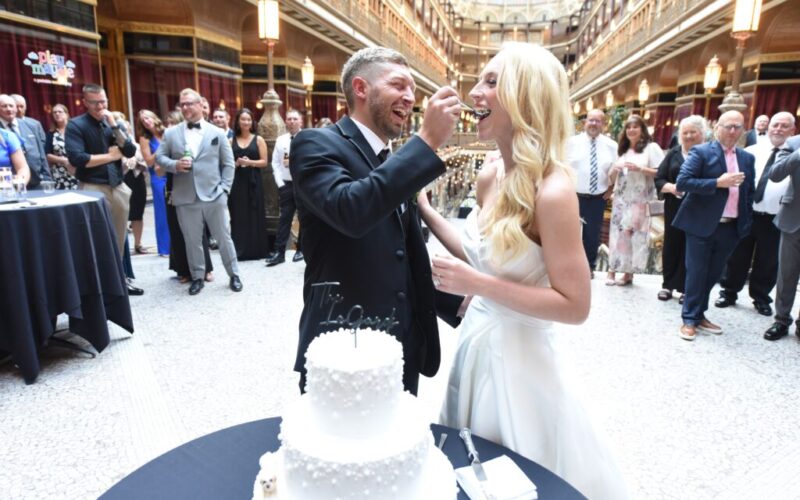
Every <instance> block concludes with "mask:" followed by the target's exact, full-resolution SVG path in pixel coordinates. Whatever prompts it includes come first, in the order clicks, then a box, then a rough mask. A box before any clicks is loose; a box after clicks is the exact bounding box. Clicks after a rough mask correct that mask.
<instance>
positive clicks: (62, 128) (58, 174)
mask: <svg viewBox="0 0 800 500" xmlns="http://www.w3.org/2000/svg"><path fill="white" fill-rule="evenodd" d="M50 116H51V117H52V118H53V128H51V129H50V132H48V133H47V138H46V139H45V142H44V148H45V153H47V162H48V163H49V164H50V174H51V175H52V176H53V180H54V181H55V183H56V189H78V179H76V178H75V167H73V166H72V165H70V164H69V159H68V158H67V150H66V147H65V146H64V138H65V137H66V130H67V123H68V122H69V110H67V107H66V106H64V105H63V104H56V105H55V106H53V109H52V110H51V111H50Z"/></svg>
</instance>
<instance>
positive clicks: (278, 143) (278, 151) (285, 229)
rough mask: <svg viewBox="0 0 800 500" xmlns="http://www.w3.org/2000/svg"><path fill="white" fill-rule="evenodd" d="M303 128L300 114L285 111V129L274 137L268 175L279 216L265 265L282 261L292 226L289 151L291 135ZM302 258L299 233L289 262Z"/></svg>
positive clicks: (292, 190) (292, 211)
mask: <svg viewBox="0 0 800 500" xmlns="http://www.w3.org/2000/svg"><path fill="white" fill-rule="evenodd" d="M302 128H303V117H302V116H301V115H300V112H299V111H297V110H296V109H290V110H289V111H287V112H286V130H288V132H287V133H285V134H283V135H281V136H279V137H278V138H277V139H275V149H274V150H273V151H272V175H274V176H275V184H277V185H278V196H279V199H280V207H281V218H280V220H279V221H278V234H277V235H276V237H275V251H274V252H272V253H271V254H270V255H269V256H268V257H267V267H272V266H277V265H278V264H282V263H283V262H285V260H286V258H285V257H284V253H285V252H286V244H287V243H288V242H289V233H290V231H291V229H292V220H293V219H294V213H295V210H296V209H297V207H296V205H295V202H294V187H293V186H294V183H293V182H292V172H291V171H290V170H289V152H290V151H291V143H292V140H293V139H294V136H296V135H297V133H298V132H300V129H302ZM302 259H303V252H302V251H301V250H300V236H299V235H298V237H297V251H296V252H295V253H294V256H293V257H292V262H298V261H300V260H302Z"/></svg>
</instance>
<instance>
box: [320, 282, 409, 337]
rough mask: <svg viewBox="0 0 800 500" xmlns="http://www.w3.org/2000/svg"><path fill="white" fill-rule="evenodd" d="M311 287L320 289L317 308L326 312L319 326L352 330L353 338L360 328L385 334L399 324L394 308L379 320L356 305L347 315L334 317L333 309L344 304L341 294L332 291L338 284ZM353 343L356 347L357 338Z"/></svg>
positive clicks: (331, 283) (326, 283) (321, 284)
mask: <svg viewBox="0 0 800 500" xmlns="http://www.w3.org/2000/svg"><path fill="white" fill-rule="evenodd" d="M311 286H312V287H315V288H317V287H318V288H320V289H321V292H322V293H320V294H319V303H318V307H319V308H320V309H321V310H322V311H327V314H326V315H325V319H324V320H323V321H320V323H319V324H320V326H334V327H336V326H338V327H341V328H347V329H350V330H352V331H353V335H354V336H355V333H356V330H358V329H360V328H362V327H364V328H373V329H375V330H383V331H384V332H386V333H391V331H392V328H394V327H395V326H397V325H399V324H400V322H399V321H397V319H396V318H395V309H394V308H392V312H391V313H389V316H387V317H386V318H380V317H378V316H372V317H371V316H366V315H365V312H364V308H363V307H362V306H360V305H358V304H356V305H354V306H352V307H351V308H350V309H349V310H348V311H347V314H345V315H341V314H338V315H336V313H335V311H334V309H335V308H336V306H337V305H338V304H340V303H341V302H344V297H343V296H342V295H341V294H338V293H336V292H335V290H334V288H335V287H337V286H339V282H336V281H329V282H324V283H313V284H312V285H311ZM355 341H356V345H357V344H358V338H356V339H355Z"/></svg>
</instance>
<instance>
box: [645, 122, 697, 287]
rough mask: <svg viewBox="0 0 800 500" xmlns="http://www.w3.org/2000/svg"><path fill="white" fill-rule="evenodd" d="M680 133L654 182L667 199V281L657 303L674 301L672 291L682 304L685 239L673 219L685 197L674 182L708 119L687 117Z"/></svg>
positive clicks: (664, 254)
mask: <svg viewBox="0 0 800 500" xmlns="http://www.w3.org/2000/svg"><path fill="white" fill-rule="evenodd" d="M678 130H679V132H678V145H677V146H675V147H674V148H672V149H670V150H669V151H667V155H666V156H665V157H664V160H663V161H662V162H661V165H659V166H658V172H657V173H656V178H655V182H656V191H657V192H658V193H659V195H660V196H663V198H664V247H663V249H662V253H661V259H662V260H661V262H662V270H661V275H662V276H663V278H664V281H663V282H662V284H661V291H660V292H658V299H659V300H669V299H671V298H672V291H673V290H676V291H677V292H678V293H680V294H681V301H683V287H684V282H685V281H686V265H685V256H686V235H685V234H684V233H683V231H681V230H680V229H676V228H674V227H672V219H674V218H675V214H677V213H678V208H679V207H680V206H681V202H682V201H683V198H682V196H681V195H682V193H679V192H678V191H677V190H676V189H675V182H676V181H677V179H678V174H679V173H680V171H681V165H683V161H684V159H685V158H686V156H687V155H688V154H689V150H690V149H692V148H693V147H694V146H697V145H699V144H702V143H703V141H704V140H705V135H706V126H705V119H704V118H703V117H702V116H699V115H692V116H688V117H686V118H684V119H683V120H681V124H680V127H679V128H678Z"/></svg>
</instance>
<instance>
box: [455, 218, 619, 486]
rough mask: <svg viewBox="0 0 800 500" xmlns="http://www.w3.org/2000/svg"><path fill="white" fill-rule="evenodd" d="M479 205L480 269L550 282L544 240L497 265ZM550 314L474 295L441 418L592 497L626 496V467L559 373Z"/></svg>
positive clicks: (476, 241) (469, 248) (470, 223)
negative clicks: (619, 465)
mask: <svg viewBox="0 0 800 500" xmlns="http://www.w3.org/2000/svg"><path fill="white" fill-rule="evenodd" d="M477 214H478V208H476V209H475V210H473V211H472V212H471V213H470V215H469V217H467V220H466V225H465V228H464V234H463V236H462V245H463V247H464V250H465V252H466V254H467V258H468V259H469V262H470V264H472V266H473V267H475V268H476V269H478V270H480V271H481V272H484V273H488V274H492V275H495V276H498V277H502V278H504V279H507V280H510V281H515V282H518V283H526V284H530V285H534V286H539V287H547V286H549V280H548V276H547V269H546V268H545V264H544V260H543V256H542V248H541V247H540V246H539V245H537V244H536V243H534V242H532V241H531V242H530V243H529V246H530V248H529V249H527V250H526V251H525V252H524V253H523V254H522V255H521V256H519V257H518V258H515V259H513V260H511V261H508V262H506V263H504V264H502V266H500V267H497V266H496V265H495V264H494V263H493V262H492V261H491V259H490V246H489V242H488V241H482V240H481V236H480V232H479V230H478V223H477ZM550 336H551V329H550V322H549V321H543V320H541V319H537V318H534V317H531V316H526V315H524V314H521V313H518V312H516V311H513V310H511V309H509V308H507V307H505V306H502V305H500V304H498V303H496V302H493V301H491V300H489V299H486V298H484V297H474V298H473V300H472V302H471V303H470V305H469V308H468V309H467V314H466V316H465V317H464V321H463V322H462V324H461V334H460V337H459V341H458V348H457V350H456V357H455V360H454V363H453V368H452V371H451V372H450V380H449V384H448V388H447V396H446V399H445V403H444V407H443V408H442V415H441V419H442V423H443V424H445V425H448V426H451V427H456V428H461V427H470V428H471V429H472V431H473V432H474V433H475V434H476V435H478V436H481V437H484V438H487V439H489V440H491V441H494V442H497V443H501V444H502V445H504V446H506V447H508V448H510V449H512V450H514V451H516V452H517V453H519V454H521V455H523V456H525V457H527V458H529V459H531V460H533V461H535V462H537V463H539V464H540V465H542V466H544V467H546V468H547V469H549V470H551V471H552V472H554V473H556V474H558V475H559V476H560V477H561V478H563V479H565V480H566V481H567V482H569V483H570V484H571V485H572V486H574V487H575V488H577V489H578V490H579V491H580V492H581V493H583V494H584V495H585V496H586V497H588V498H589V499H590V500H605V499H609V500H618V499H624V498H627V494H626V492H625V486H624V483H623V481H622V479H621V475H620V474H619V472H618V470H617V469H616V467H615V465H614V462H613V460H611V458H610V456H609V453H608V452H607V451H606V449H605V448H604V447H603V446H602V445H601V444H600V443H599V441H598V439H597V437H596V435H595V433H594V432H593V431H592V427H591V425H590V422H589V420H588V418H587V417H586V415H585V413H584V411H583V409H582V407H581V406H580V405H579V404H578V403H577V402H575V401H573V399H572V398H571V397H570V395H569V394H568V392H567V391H566V390H565V388H564V385H563V382H562V380H561V378H562V377H561V375H560V369H559V367H558V364H557V357H556V356H555V353H554V351H553V346H552V345H551V339H550Z"/></svg>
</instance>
